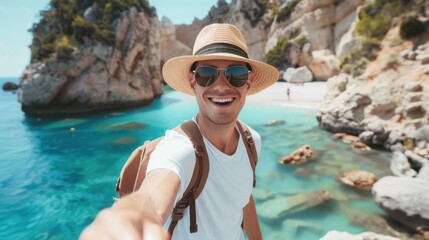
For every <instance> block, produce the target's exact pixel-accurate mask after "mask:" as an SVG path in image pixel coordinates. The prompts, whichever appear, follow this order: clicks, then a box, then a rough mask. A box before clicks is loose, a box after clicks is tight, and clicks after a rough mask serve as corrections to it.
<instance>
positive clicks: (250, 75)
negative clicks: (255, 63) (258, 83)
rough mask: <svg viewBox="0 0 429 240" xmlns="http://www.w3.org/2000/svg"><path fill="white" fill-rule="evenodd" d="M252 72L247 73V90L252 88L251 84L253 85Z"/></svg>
mask: <svg viewBox="0 0 429 240" xmlns="http://www.w3.org/2000/svg"><path fill="white" fill-rule="evenodd" d="M253 76H254V75H253V72H250V73H249V79H247V83H246V85H247V90H249V89H250V87H252V84H253Z"/></svg>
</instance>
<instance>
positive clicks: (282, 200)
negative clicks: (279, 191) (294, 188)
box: [258, 190, 332, 221]
mask: <svg viewBox="0 0 429 240" xmlns="http://www.w3.org/2000/svg"><path fill="white" fill-rule="evenodd" d="M331 199H332V196H331V194H330V193H329V192H327V191H325V190H316V191H312V192H306V193H302V194H297V195H292V196H278V197H276V198H273V199H270V200H267V201H265V202H264V203H262V204H261V205H260V207H259V209H258V215H259V216H261V217H262V218H264V219H266V220H268V221H275V220H279V219H281V218H284V217H286V216H288V215H290V214H293V213H297V212H301V211H304V210H306V209H308V208H311V207H314V206H317V205H319V204H322V203H323V202H325V201H329V200H331Z"/></svg>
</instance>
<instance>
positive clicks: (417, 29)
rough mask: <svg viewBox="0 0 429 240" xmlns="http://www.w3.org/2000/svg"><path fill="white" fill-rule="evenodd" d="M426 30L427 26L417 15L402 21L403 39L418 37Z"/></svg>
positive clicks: (400, 32)
mask: <svg viewBox="0 0 429 240" xmlns="http://www.w3.org/2000/svg"><path fill="white" fill-rule="evenodd" d="M425 31H426V26H425V24H424V23H423V22H421V21H420V20H419V19H418V18H417V17H414V16H413V17H408V18H405V19H404V20H403V21H402V22H401V26H400V29H399V35H400V36H401V38H402V39H408V38H412V37H416V36H418V35H420V34H422V33H423V32H425Z"/></svg>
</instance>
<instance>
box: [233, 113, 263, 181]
mask: <svg viewBox="0 0 429 240" xmlns="http://www.w3.org/2000/svg"><path fill="white" fill-rule="evenodd" d="M237 126H238V130H239V131H240V134H241V137H242V138H243V142H244V145H245V146H246V151H247V155H248V156H249V160H250V166H251V167H252V170H253V187H255V186H256V174H255V170H256V164H257V163H258V153H257V152H256V147H255V141H253V137H252V133H250V130H249V128H248V127H247V126H246V124H244V123H242V122H241V121H239V120H237Z"/></svg>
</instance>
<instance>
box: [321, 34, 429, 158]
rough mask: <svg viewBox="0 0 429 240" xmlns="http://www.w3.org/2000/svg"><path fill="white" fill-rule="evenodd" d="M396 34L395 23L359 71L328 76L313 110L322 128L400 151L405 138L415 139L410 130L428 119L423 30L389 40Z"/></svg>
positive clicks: (428, 70) (427, 50) (428, 56)
mask: <svg viewBox="0 0 429 240" xmlns="http://www.w3.org/2000/svg"><path fill="white" fill-rule="evenodd" d="M398 34H399V33H398V28H394V29H392V30H391V31H390V32H389V34H388V35H387V36H386V38H385V40H384V41H383V43H382V50H381V51H380V53H379V55H378V57H377V59H376V60H375V61H373V62H371V63H370V64H369V65H368V67H367V69H366V71H365V72H364V74H362V75H361V76H359V77H356V78H353V77H351V76H350V75H346V74H341V75H339V76H336V77H334V78H331V79H329V81H328V95H327V97H326V100H325V101H324V102H323V104H322V106H321V108H320V110H319V114H318V120H319V123H320V125H321V126H322V127H324V128H326V129H328V130H330V131H333V132H347V133H351V134H354V135H359V134H361V138H362V139H363V140H364V141H365V142H366V143H368V144H372V145H381V146H384V147H386V148H387V149H392V150H400V149H402V148H403V147H404V146H403V145H404V141H405V139H407V138H410V139H415V136H413V135H415V131H416V130H417V129H419V128H420V127H422V126H424V125H427V124H429V65H428V63H429V41H428V40H429V34H428V33H426V34H425V35H423V36H421V37H419V38H418V39H413V41H403V42H401V43H399V44H398V43H396V44H395V42H396V41H397V39H398ZM423 145H425V144H423ZM409 147H410V146H407V148H409ZM423 147H424V146H423ZM398 148H399V149H398ZM413 148H414V147H413Z"/></svg>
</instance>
